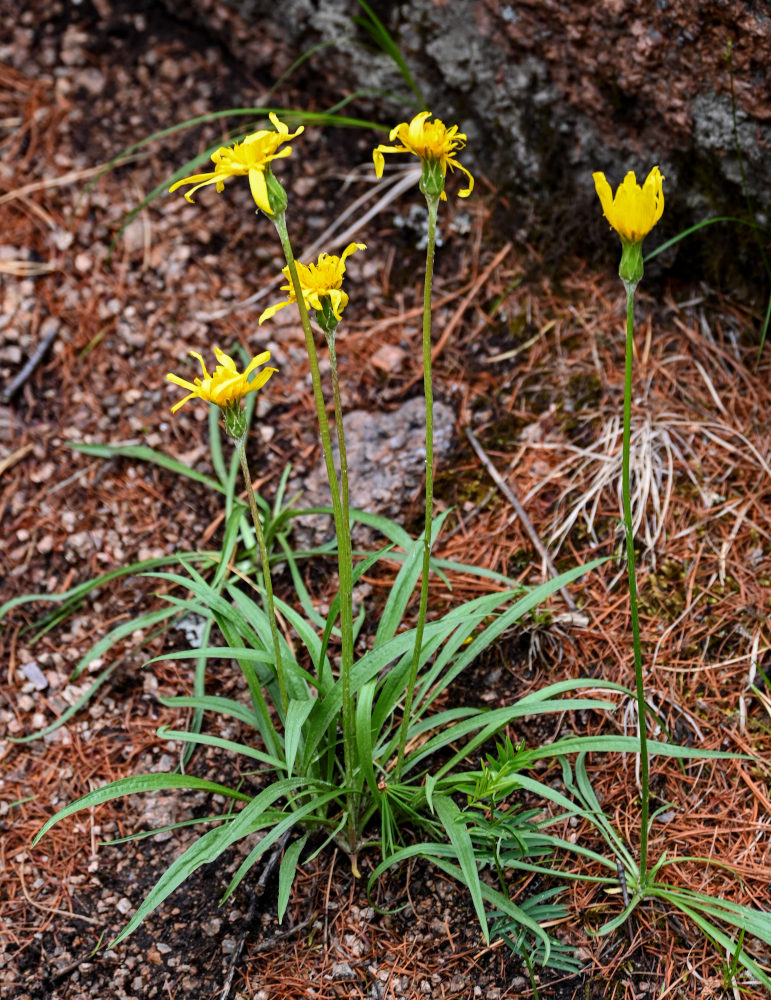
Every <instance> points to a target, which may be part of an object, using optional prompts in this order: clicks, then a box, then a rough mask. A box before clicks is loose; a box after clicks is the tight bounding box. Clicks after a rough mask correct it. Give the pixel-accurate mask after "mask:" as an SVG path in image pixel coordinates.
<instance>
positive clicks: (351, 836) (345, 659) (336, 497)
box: [273, 212, 357, 852]
mask: <svg viewBox="0 0 771 1000" xmlns="http://www.w3.org/2000/svg"><path fill="white" fill-rule="evenodd" d="M273 223H274V225H275V227H276V232H277V233H278V238H279V239H280V240H281V247H282V249H283V251H284V256H285V257H286V263H287V267H288V269H289V277H290V279H291V282H292V288H293V290H294V294H295V298H296V299H297V308H298V310H299V312H300V322H301V323H302V328H303V332H304V334H305V347H306V350H307V352H308V364H309V366H310V371H311V381H312V383H313V397H314V400H315V403H316V416H317V418H318V422H319V433H320V435H321V447H322V449H323V451H324V462H325V464H326V468H327V478H328V480H329V489H330V492H331V494H332V514H333V517H334V522H335V533H336V535H337V566H338V576H339V579H340V633H341V639H342V641H341V646H342V649H341V658H340V677H341V686H342V692H343V720H342V721H343V757H344V765H343V766H344V769H345V787H346V789H347V801H348V804H347V810H348V844H349V848H350V850H351V851H352V852H353V851H355V848H356V837H357V831H356V821H355V808H356V795H355V790H354V787H353V781H354V773H353V772H354V755H355V752H356V731H355V722H356V711H355V705H354V703H353V699H352V697H351V694H350V690H351V688H350V684H351V669H352V667H353V598H352V591H353V568H352V565H351V525H350V521H349V520H348V517H347V512H346V514H345V515H344V513H343V505H342V501H341V498H340V486H339V484H338V479H337V472H336V471H335V462H334V457H333V454H332V441H331V439H330V436H329V422H328V420H327V410H326V403H325V401H324V393H323V391H322V388H321V374H320V372H319V360H318V355H317V354H316V343H315V341H314V339H313V330H312V329H311V324H310V319H309V318H308V310H307V308H306V305H305V299H304V298H303V292H302V287H301V285H300V279H299V277H298V275H297V266H296V264H295V259H294V254H293V252H292V245H291V243H290V242H289V234H288V233H287V228H286V216H285V215H284V213H283V212H282V213H279V214H276V215H274V216H273ZM338 443H339V444H340V454H341V456H342V454H343V452H344V449H345V445H344V442H343V436H342V424H341V425H340V427H339V428H338ZM346 477H347V469H346ZM346 692H347V697H346Z"/></svg>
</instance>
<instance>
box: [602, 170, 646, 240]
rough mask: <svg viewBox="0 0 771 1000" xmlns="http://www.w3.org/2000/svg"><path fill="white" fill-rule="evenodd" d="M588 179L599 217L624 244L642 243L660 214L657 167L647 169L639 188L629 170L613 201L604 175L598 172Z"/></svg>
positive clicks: (632, 173) (631, 171)
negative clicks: (593, 193) (597, 196)
mask: <svg viewBox="0 0 771 1000" xmlns="http://www.w3.org/2000/svg"><path fill="white" fill-rule="evenodd" d="M592 177H593V178H594V186H595V188H596V189H597V194H598V195H599V197H600V203H601V204H602V211H603V214H604V215H605V218H606V219H607V220H608V222H609V223H610V224H611V226H612V227H613V228H614V229H615V230H616V232H617V233H618V235H619V236H620V237H621V239H622V240H623V241H624V242H625V243H642V241H643V239H644V238H645V237H646V236H647V235H648V233H649V232H650V231H651V229H653V227H654V226H655V225H656V223H657V222H658V221H659V219H660V218H661V213H662V212H663V211H664V192H663V190H662V186H661V182H662V181H663V180H664V178H663V177H662V175H661V171H660V170H659V168H658V167H654V168H653V170H651V172H650V173H649V174H648V176H647V177H646V179H645V183H644V184H643V186H642V187H640V185H639V184H638V183H637V180H636V178H635V175H634V171H633V170H630V171H629V173H628V174H627V175H626V177H625V178H624V180H623V182H622V183H621V184H619V186H618V190H617V191H616V197H615V198H614V197H613V192H612V191H611V188H610V184H608V182H607V180H606V179H605V174H603V173H600V172H599V171H598V172H597V173H594V174H592Z"/></svg>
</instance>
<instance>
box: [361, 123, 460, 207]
mask: <svg viewBox="0 0 771 1000" xmlns="http://www.w3.org/2000/svg"><path fill="white" fill-rule="evenodd" d="M430 117H431V112H430V111H421V112H419V113H418V114H417V115H415V117H414V118H413V119H412V120H411V121H409V122H401V124H399V125H396V126H395V127H394V128H392V129H391V131H390V133H389V136H388V138H389V139H390V140H391V142H393V141H394V140H398V141H399V142H400V143H401V145H398V146H385V145H382V144H381V145H379V146H376V147H375V149H373V151H372V160H373V162H374V164H375V174H376V176H377V177H381V176H382V174H383V166H384V162H385V160H384V156H383V154H384V153H412V154H413V155H414V156H417V157H419V158H420V159H421V160H422V161H423V163H424V165H425V164H439V166H440V168H441V171H442V177H444V176H445V175H446V173H447V167H448V166H449V167H450V169H451V170H452V169H453V168H454V167H458V168H459V169H460V170H462V171H463V172H464V173H465V174H466V175H467V176H468V178H469V185H468V187H466V188H463V190H461V191H459V192H458V195H459V197H461V198H467V197H468V196H469V195H470V194H471V192H472V191H473V190H474V178H473V176H472V175H471V173H470V172H469V171H468V170H467V169H466V168H465V167H464V166H463V165H462V164H461V163H459V162H458V160H457V158H456V156H455V154H456V153H457V152H458V151H459V150H461V149H463V147H464V146H465V145H466V136H465V134H464V133H463V132H459V131H458V126H457V125H451V126H450V127H449V128H448V127H447V126H446V125H445V124H444V122H443V121H440V119H438V118H435V119H434V120H433V121H429V118H430ZM424 169H425V168H424ZM424 176H425V174H424ZM441 197H442V198H445V195H444V191H442V192H441Z"/></svg>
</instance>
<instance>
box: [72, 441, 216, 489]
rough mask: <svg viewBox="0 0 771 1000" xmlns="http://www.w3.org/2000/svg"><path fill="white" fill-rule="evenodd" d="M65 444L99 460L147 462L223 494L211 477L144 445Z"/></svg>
mask: <svg viewBox="0 0 771 1000" xmlns="http://www.w3.org/2000/svg"><path fill="white" fill-rule="evenodd" d="M67 444H68V445H69V447H70V448H72V449H73V450H74V451H79V452H82V453H83V454H84V455H97V456H99V457H100V458H135V459H137V460H138V461H140V462H148V463H149V464H150V465H157V466H159V468H161V469H166V470H167V471H169V472H174V473H176V474H177V475H178V476H185V477H187V478H188V479H194V480H195V481H196V482H198V483H203V484H204V485H205V486H208V487H209V488H210V489H212V490H216V491H217V492H218V493H224V492H225V491H224V489H223V487H222V486H221V485H220V484H219V483H218V482H217V480H216V479H212V477H211V476H207V475H206V474H205V473H203V472H198V471H197V470H196V469H191V468H190V466H188V465H185V464H184V462H180V461H179V460H178V459H176V458H172V457H171V456H170V455H165V454H164V453H163V452H162V451H156V450H155V448H148V447H147V445H144V444H83V443H82V442H80V441H67Z"/></svg>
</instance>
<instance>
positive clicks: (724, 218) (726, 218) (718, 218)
mask: <svg viewBox="0 0 771 1000" xmlns="http://www.w3.org/2000/svg"><path fill="white" fill-rule="evenodd" d="M716 222H729V223H732V224H733V225H736V226H746V227H747V228H748V229H755V230H758V231H760V232H761V233H765V232H767V231H768V230H767V229H766V227H765V226H760V225H758V223H757V222H750V221H749V220H748V219H739V218H736V217H735V216H733V215H715V216H712V217H711V218H709V219H702V220H701V222H697V223H696V225H695V226H689V227H688V228H687V229H684V230H683V231H682V232H680V233H678V234H677V236H673V237H672V239H671V240H667V241H666V242H665V243H662V244H661V246H660V247H656V249H655V250H651V252H650V253H648V254H646V255H645V257H644V258H643V262H644V263H645V264H647V263H648V261H650V260H653V258H654V257H658V255H659V254H660V253H663V252H664V251H665V250H669V248H670V247H673V246H675V244H676V243H679V242H680V240H684V239H685V237H686V236H691V235H692V234H693V233H695V232H698V230H699V229H704V227H705V226H712V225H714V224H715V223H716Z"/></svg>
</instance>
